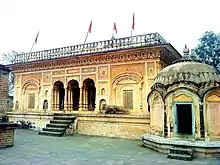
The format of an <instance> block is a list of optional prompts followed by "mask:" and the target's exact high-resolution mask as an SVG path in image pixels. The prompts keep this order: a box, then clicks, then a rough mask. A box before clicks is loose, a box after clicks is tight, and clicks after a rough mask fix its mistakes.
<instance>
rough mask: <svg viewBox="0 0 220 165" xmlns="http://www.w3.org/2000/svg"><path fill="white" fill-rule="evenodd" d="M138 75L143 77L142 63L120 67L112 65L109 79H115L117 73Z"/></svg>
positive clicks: (143, 66)
mask: <svg viewBox="0 0 220 165" xmlns="http://www.w3.org/2000/svg"><path fill="white" fill-rule="evenodd" d="M128 72H130V73H138V74H139V75H142V76H143V75H144V73H145V65H144V63H134V64H122V65H112V66H111V78H113V77H115V76H116V75H118V74H119V73H128Z"/></svg>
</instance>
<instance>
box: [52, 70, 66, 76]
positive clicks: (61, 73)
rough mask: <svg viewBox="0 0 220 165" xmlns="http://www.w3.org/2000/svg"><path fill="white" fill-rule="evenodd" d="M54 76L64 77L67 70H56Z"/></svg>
mask: <svg viewBox="0 0 220 165" xmlns="http://www.w3.org/2000/svg"><path fill="white" fill-rule="evenodd" d="M52 74H53V75H64V74H65V70H64V69H63V70H56V71H53V72H52Z"/></svg>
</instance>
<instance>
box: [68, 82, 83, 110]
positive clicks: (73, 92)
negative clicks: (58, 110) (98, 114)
mask: <svg viewBox="0 0 220 165" xmlns="http://www.w3.org/2000/svg"><path fill="white" fill-rule="evenodd" d="M79 96H80V89H79V83H78V81H76V80H71V81H69V82H68V87H67V104H68V109H70V110H78V109H79Z"/></svg>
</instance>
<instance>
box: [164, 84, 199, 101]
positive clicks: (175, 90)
mask: <svg viewBox="0 0 220 165" xmlns="http://www.w3.org/2000/svg"><path fill="white" fill-rule="evenodd" d="M182 90H185V91H186V93H192V94H194V95H196V96H197V97H198V98H199V100H200V101H201V97H200V95H199V94H198V93H196V92H195V91H194V90H192V89H189V88H187V87H179V88H178V89H173V90H171V91H169V92H167V93H166V94H165V95H164V97H163V101H164V102H165V100H166V98H167V97H168V96H169V95H170V94H172V93H177V91H182ZM187 91H188V92H187ZM186 93H185V94H186Z"/></svg>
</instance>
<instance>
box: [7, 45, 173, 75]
mask: <svg viewBox="0 0 220 165" xmlns="http://www.w3.org/2000/svg"><path fill="white" fill-rule="evenodd" d="M162 49H163V48H162V47H157V48H136V49H135V50H129V51H120V53H118V52H117V51H116V52H114V53H112V52H105V53H103V54H94V55H92V56H89V55H85V56H80V58H76V57H75V56H72V57H69V58H59V59H55V60H53V61H42V62H39V63H31V64H30V63H25V64H15V65H13V66H11V67H12V69H13V70H14V71H15V72H27V71H38V70H51V69H58V68H68V67H72V66H86V65H87V66H88V65H92V64H99V65H101V64H106V63H118V62H125V61H139V60H143V59H149V58H150V59H151V58H159V57H160V53H161V50H162ZM170 58H171V57H170ZM70 72H71V71H69V72H68V74H72V73H70Z"/></svg>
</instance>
